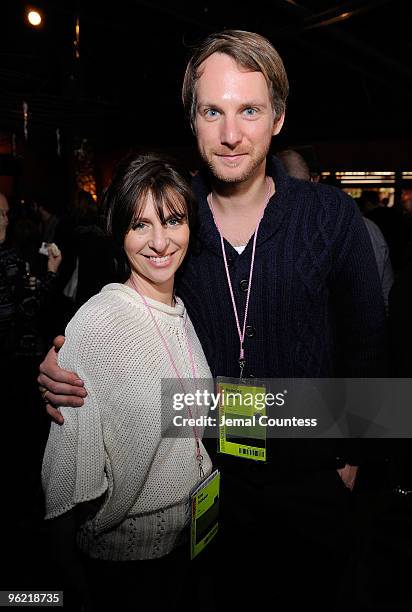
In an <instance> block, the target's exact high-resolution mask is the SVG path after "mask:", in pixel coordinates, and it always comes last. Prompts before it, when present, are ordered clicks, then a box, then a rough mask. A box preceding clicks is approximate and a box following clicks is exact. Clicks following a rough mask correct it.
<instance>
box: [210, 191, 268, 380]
mask: <svg viewBox="0 0 412 612" xmlns="http://www.w3.org/2000/svg"><path fill="white" fill-rule="evenodd" d="M266 180H267V179H266ZM269 195H270V182H269V181H268V189H267V192H266V196H265V201H264V204H263V207H262V212H261V214H260V216H259V220H258V222H257V225H256V229H255V233H254V235H253V248H252V261H251V264H250V271H249V283H248V288H247V295H246V308H245V316H244V319H243V328H242V329H240V322H239V315H238V312H237V307H236V301H235V296H234V293H233V287H232V281H231V280H230V274H229V266H228V265H227V258H226V252H225V244H224V242H223V235H222V232H221V230H220V227H219V224H218V222H217V220H216V216H215V211H214V208H213V201H212V193H210V197H209V198H208V202H209V205H210V210H211V212H212V216H213V221H214V222H215V225H216V228H217V231H218V232H219V236H220V244H221V246H222V254H223V261H224V262H225V270H226V278H227V283H228V285H229V291H230V297H231V298H232V306H233V312H234V315H235V319H236V326H237V333H238V336H239V344H240V350H239V365H240V378H242V376H243V369H244V367H245V363H246V360H245V349H244V340H245V332H246V321H247V313H248V310H249V299H250V292H251V288H252V276H253V267H254V265H255V252H256V240H257V235H258V232H259V226H260V222H261V221H262V219H263V215H264V213H265V209H266V206H267V205H268V202H269Z"/></svg>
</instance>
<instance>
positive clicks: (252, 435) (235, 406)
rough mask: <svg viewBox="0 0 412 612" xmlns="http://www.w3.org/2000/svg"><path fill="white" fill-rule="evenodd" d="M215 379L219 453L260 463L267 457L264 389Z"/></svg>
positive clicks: (229, 380) (234, 381)
mask: <svg viewBox="0 0 412 612" xmlns="http://www.w3.org/2000/svg"><path fill="white" fill-rule="evenodd" d="M253 382H254V384H253V385H251V384H250V382H249V381H246V380H245V381H243V380H239V379H238V378H237V379H234V378H225V377H218V378H217V381H216V388H217V393H218V397H219V423H218V427H219V437H218V452H220V453H224V454H226V455H232V456H233V457H240V458H242V459H253V460H254V461H263V462H265V461H266V459H267V453H266V427H265V425H263V424H261V421H260V417H262V416H265V415H266V403H265V397H266V387H265V386H264V385H263V384H261V383H260V382H259V381H257V380H254V381H253Z"/></svg>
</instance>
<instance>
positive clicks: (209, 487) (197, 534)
mask: <svg viewBox="0 0 412 612" xmlns="http://www.w3.org/2000/svg"><path fill="white" fill-rule="evenodd" d="M219 492H220V472H219V470H215V471H214V472H212V473H211V474H210V476H208V477H207V478H206V480H204V481H203V482H201V483H200V485H199V486H197V487H196V489H195V490H194V491H193V492H192V494H191V502H192V524H191V530H190V558H191V559H194V558H195V557H197V555H198V554H199V553H201V552H202V550H203V549H204V548H206V546H207V545H208V544H209V542H211V540H213V538H214V537H215V535H216V534H217V532H218V529H219V522H218V518H219Z"/></svg>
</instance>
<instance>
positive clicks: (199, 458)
mask: <svg viewBox="0 0 412 612" xmlns="http://www.w3.org/2000/svg"><path fill="white" fill-rule="evenodd" d="M130 281H131V283H132V285H133V287H134V289H135V290H136V292H137V293H138V294H139V295H140V297H141V298H142V300H143V304H144V305H145V306H146V309H147V311H148V313H149V314H150V316H151V318H152V321H153V323H154V326H155V328H156V331H157V333H158V336H159V338H160V339H161V341H162V343H163V346H164V348H165V350H166V353H167V355H168V357H169V361H170V364H171V366H172V368H173V370H174V372H175V374H176V378H178V379H179V382H180V384H181V387H182V389H183V393H186V390H185V388H184V385H183V379H182V377H181V376H180V373H179V370H178V369H177V366H176V363H175V360H174V359H173V355H172V353H171V351H170V348H169V346H168V344H167V342H166V339H165V337H164V336H163V334H162V332H161V330H160V327H159V324H158V322H157V321H156V319H155V317H154V315H153V313H152V309H151V308H150V306H149V304H148V303H147V301H146V298H145V296H144V295H143V294H142V293H140V291H139V289H138V287H137V285H136V283H135V280H134V278H133V276H132V275H131V276H130ZM183 331H184V334H185V340H186V344H187V348H188V351H189V359H190V366H191V368H192V375H193V378H194V379H195V378H196V366H195V360H194V358H193V351H192V347H191V344H190V340H189V335H188V333H187V317H186V319H185V324H184V328H183ZM187 410H188V412H189V416H190V418H191V419H192V418H193V415H192V411H191V410H190V406H187ZM192 429H193V434H194V437H195V444H196V460H197V462H198V464H199V475H200V477H201V478H203V477H204V475H205V474H204V471H203V455H202V453H201V452H200V438H199V434H198V433H197V429H196V427H195V426H193V427H192Z"/></svg>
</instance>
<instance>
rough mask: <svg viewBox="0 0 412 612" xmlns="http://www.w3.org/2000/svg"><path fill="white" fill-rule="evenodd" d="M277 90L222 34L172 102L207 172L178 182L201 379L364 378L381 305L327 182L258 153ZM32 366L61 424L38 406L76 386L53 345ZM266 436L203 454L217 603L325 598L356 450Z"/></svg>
mask: <svg viewBox="0 0 412 612" xmlns="http://www.w3.org/2000/svg"><path fill="white" fill-rule="evenodd" d="M287 95H288V81H287V76H286V72H285V69H284V66H283V63H282V60H281V58H280V57H279V55H278V54H277V52H276V51H275V49H274V48H273V47H272V45H271V44H270V43H269V41H267V40H266V39H264V38H263V37H261V36H259V35H258V34H253V33H249V32H241V31H226V32H222V33H220V34H215V35H212V36H210V37H209V38H208V39H206V40H205V41H204V43H202V44H201V45H200V46H199V48H198V49H197V50H196V51H195V52H194V54H193V56H192V58H191V60H190V62H189V64H188V67H187V70H186V74H185V78H184V83H183V103H184V106H185V108H186V111H187V113H188V115H189V118H190V122H191V125H192V128H193V131H194V133H195V136H196V138H197V143H198V147H199V151H200V154H201V157H202V159H203V161H204V162H205V166H206V168H207V171H206V172H204V173H200V174H199V175H198V176H196V177H195V179H194V182H193V187H194V190H195V194H196V196H197V200H198V203H199V221H200V225H199V241H200V249H199V251H198V252H196V253H192V254H191V255H190V257H189V258H188V260H187V262H186V265H185V269H184V270H183V273H182V276H181V280H180V285H179V288H178V292H179V295H180V296H181V297H182V298H183V300H184V302H185V304H186V306H187V308H188V311H189V314H190V317H191V319H192V321H193V323H194V325H195V327H196V331H197V333H198V335H199V338H200V340H201V342H202V345H203V349H204V351H205V353H206V356H207V359H208V362H209V365H210V367H211V370H212V373H213V375H214V376H217V375H223V376H230V377H236V378H239V375H240V371H241V370H242V374H243V377H244V378H248V377H259V378H269V377H272V378H274V377H329V376H339V375H345V376H372V375H374V374H377V373H378V372H379V371H380V363H381V357H382V332H383V325H384V307H383V302H382V297H381V294H380V287H379V279H378V277H377V273H376V265H375V263H374V261H373V252H372V249H371V246H370V242H369V241H368V240H367V238H366V236H367V233H366V228H365V227H364V225H363V223H362V219H361V217H360V215H359V213H358V211H357V210H356V206H355V205H354V203H353V201H352V200H351V199H350V198H348V197H347V196H346V195H345V194H343V193H342V192H341V191H339V190H336V189H334V188H331V187H327V186H321V185H317V184H312V183H305V182H303V181H296V180H294V179H291V178H289V177H288V176H287V175H286V173H285V172H284V170H283V169H282V166H281V164H280V162H278V161H277V160H276V159H274V158H268V157H267V156H268V152H269V147H270V144H271V139H272V137H273V136H275V135H277V134H278V133H279V132H280V130H281V128H282V125H283V121H284V114H285V102H286V98H287ZM267 202H268V203H267ZM266 203H267V206H266V208H264V206H265V205H266ZM263 211H264V214H263ZM262 214H263V217H262ZM261 217H262V218H261ZM260 219H261V222H259V221H260ZM217 227H218V228H219V230H220V232H221V234H222V236H223V239H222V241H221V239H220V236H219V233H218V230H217ZM257 228H258V229H257ZM252 237H256V241H255V240H254V239H253V240H252ZM222 245H223V248H224V253H223V251H222ZM224 255H225V257H226V262H225V261H224ZM225 263H226V264H227V271H228V277H229V278H228V277H227V275H226V271H225V268H226V266H225ZM251 266H253V278H252V281H253V282H252V284H251V286H250V290H249V285H250V283H249V276H250V272H251ZM229 281H230V284H231V286H232V291H231V290H230V287H229ZM231 294H232V295H233V300H232V295H231ZM246 302H248V310H247V308H246ZM232 306H233V307H232ZM235 306H236V309H237V310H238V311H239V312H238V315H239V316H237V314H236V315H235V311H234V307H235ZM246 310H247V320H246V322H245V333H244V337H242V336H243V334H242V326H243V323H244V316H245V311H246ZM236 317H237V320H238V322H239V323H240V324H239V325H238V331H239V333H237V324H236ZM239 337H240V338H239ZM41 371H42V374H41V375H40V376H39V383H40V384H41V385H42V386H43V388H44V390H43V395H44V397H45V400H46V401H47V402H50V403H49V406H48V412H49V414H50V415H51V416H53V418H55V419H56V420H58V421H59V422H61V420H62V419H61V416H60V415H59V413H58V412H56V411H55V410H54V409H53V407H52V406H51V405H50V404H54V405H59V404H61V405H71V406H79V405H81V397H84V395H85V393H86V391H85V390H84V389H83V387H82V382H81V381H79V380H76V376H75V375H74V374H70V373H65V372H62V371H61V370H59V369H58V368H57V364H56V355H55V352H54V351H53V350H52V351H51V352H50V353H49V355H48V357H47V358H46V360H45V362H44V363H43V364H42V367H41ZM69 394H70V395H71V397H67V396H68V395H69ZM74 396H76V397H74ZM269 442H270V443H268V444H269V447H268V461H267V463H266V464H263V465H262V464H260V463H255V462H254V461H250V460H246V459H237V458H233V457H230V456H226V455H217V456H216V457H215V463H216V464H218V465H219V467H220V468H221V470H222V541H221V542H220V543H219V549H218V556H217V558H216V559H217V560H216V563H217V572H218V575H217V580H216V585H217V587H216V588H217V589H218V598H219V599H218V601H219V603H220V604H221V606H222V609H223V605H229V604H230V602H233V601H236V600H237V599H239V598H241V600H242V604H243V605H245V606H246V605H248V606H249V605H254V606H260V605H261V604H262V603H264V602H265V601H266V598H267V600H268V601H271V602H272V603H273V606H274V607H275V606H276V604H277V603H278V604H279V603H280V601H282V602H285V601H288V609H290V610H292V609H296V608H295V605H297V604H298V603H300V604H301V603H302V601H305V604H306V605H310V603H313V604H314V605H316V607H317V609H318V610H319V609H321V608H322V607H323V604H324V605H325V609H328V610H329V611H330V610H333V602H332V600H331V597H333V596H334V592H335V590H336V584H337V583H338V582H339V580H340V578H341V577H342V572H343V568H344V562H345V560H346V557H347V553H348V551H347V547H346V541H347V536H348V534H349V533H350V531H349V530H348V528H347V524H346V523H347V518H348V504H349V500H350V495H351V494H350V489H351V488H352V486H353V483H354V479H355V476H356V466H357V464H358V457H357V456H355V454H354V453H353V450H352V449H350V448H349V447H347V448H346V446H347V445H345V444H343V443H340V444H338V443H337V442H338V441H335V440H271V441H269ZM351 453H352V454H351ZM337 470H339V474H338V472H337ZM345 485H346V486H345ZM219 609H221V608H219ZM279 609H281V610H283V609H285V608H283V607H280V608H279Z"/></svg>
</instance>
